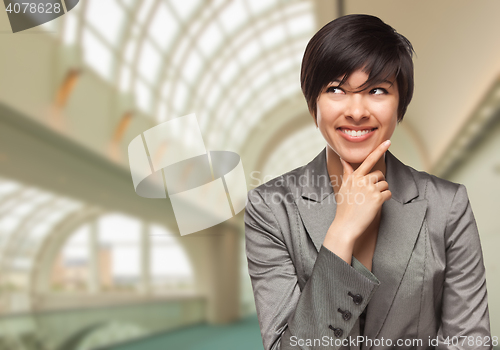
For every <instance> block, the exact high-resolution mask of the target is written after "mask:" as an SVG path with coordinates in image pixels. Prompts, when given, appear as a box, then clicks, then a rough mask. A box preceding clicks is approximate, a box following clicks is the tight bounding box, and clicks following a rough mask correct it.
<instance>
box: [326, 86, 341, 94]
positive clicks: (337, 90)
mask: <svg viewBox="0 0 500 350" xmlns="http://www.w3.org/2000/svg"><path fill="white" fill-rule="evenodd" d="M326 92H332V93H334V94H343V93H344V90H342V89H341V88H339V87H336V86H330V87H329V88H328V89H327V90H326Z"/></svg>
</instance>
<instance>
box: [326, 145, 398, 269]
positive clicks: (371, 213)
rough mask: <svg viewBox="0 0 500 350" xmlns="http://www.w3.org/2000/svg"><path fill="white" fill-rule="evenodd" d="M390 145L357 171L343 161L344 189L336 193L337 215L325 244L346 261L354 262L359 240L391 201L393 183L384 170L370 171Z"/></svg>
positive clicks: (375, 151) (362, 164)
mask: <svg viewBox="0 0 500 350" xmlns="http://www.w3.org/2000/svg"><path fill="white" fill-rule="evenodd" d="M389 146H390V141H389V142H387V141H386V142H383V143H382V144H380V145H379V146H378V147H377V148H376V149H375V150H373V152H372V153H370V155H368V157H366V159H365V160H364V161H363V163H361V165H360V166H359V167H358V168H357V169H356V170H355V171H353V169H352V167H351V165H350V164H349V163H347V162H346V161H344V160H343V159H341V162H342V166H343V176H342V186H340V189H339V191H338V193H337V194H336V196H335V198H336V202H337V212H336V214H335V219H334V220H333V222H332V224H331V226H330V228H329V230H328V232H327V235H326V237H325V241H324V243H323V245H324V246H325V247H326V248H328V249H329V250H330V251H332V252H333V253H335V254H337V255H338V256H339V257H341V258H342V259H343V260H345V261H346V262H348V263H350V262H351V256H352V251H353V248H354V243H355V242H356V239H357V238H359V237H360V236H361V235H362V234H363V232H365V230H366V228H367V227H368V226H369V225H370V223H371V222H372V221H373V220H374V219H375V216H376V215H377V213H378V212H379V210H380V209H381V207H382V204H383V203H384V202H385V201H387V200H389V199H390V198H391V192H390V191H389V184H388V183H387V182H386V181H385V176H384V174H383V173H382V172H381V171H380V170H376V171H374V172H372V173H369V171H370V170H371V169H372V168H373V167H374V166H375V164H376V163H377V161H378V160H379V159H380V157H382V155H383V154H384V152H385V151H387V149H388V148H389Z"/></svg>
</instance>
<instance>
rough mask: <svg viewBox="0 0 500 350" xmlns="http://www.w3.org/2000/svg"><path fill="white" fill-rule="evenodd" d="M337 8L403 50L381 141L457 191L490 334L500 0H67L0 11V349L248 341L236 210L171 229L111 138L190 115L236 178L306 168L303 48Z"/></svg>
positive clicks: (249, 312) (250, 325)
mask: <svg viewBox="0 0 500 350" xmlns="http://www.w3.org/2000/svg"><path fill="white" fill-rule="evenodd" d="M349 13H367V14H373V15H376V16H379V17H380V18H381V19H382V20H384V21H385V22H386V23H388V24H390V25H391V26H393V27H394V28H395V29H396V30H398V31H399V32H400V33H402V34H403V35H405V36H406V37H407V38H408V39H409V40H410V41H411V42H412V43H413V45H414V48H415V50H416V52H417V56H416V57H415V59H414V62H415V74H416V77H415V89H416V90H415V95H414V99H413V101H412V103H411V104H410V107H409V109H408V112H407V114H406V116H405V118H404V121H403V122H402V123H401V124H400V125H399V126H398V127H397V129H396V132H395V134H394V136H393V138H392V141H393V144H392V146H391V152H392V153H394V154H395V155H396V156H397V157H398V158H399V159H400V160H401V161H403V162H404V163H405V164H407V165H410V166H412V167H414V168H415V169H418V170H423V171H427V172H429V173H431V174H435V175H437V176H440V177H443V178H446V179H448V180H451V181H454V182H459V183H463V184H465V185H466V187H467V190H468V194H469V197H470V201H471V204H472V208H473V211H474V213H475V217H476V221H477V225H478V228H479V232H480V235H481V242H482V246H483V252H484V262H485V266H486V272H487V287H488V295H489V307H490V318H491V330H492V334H493V335H495V336H500V299H496V297H498V296H499V295H500V279H499V278H498V277H499V272H500V265H499V259H498V252H497V250H498V248H499V247H500V223H499V222H498V221H497V220H496V216H497V215H499V214H500V213H499V209H498V208H499V205H498V198H499V197H500V152H499V150H500V37H499V36H498V33H500V21H499V19H498V16H499V14H500V1H496V0H479V1H464V0H462V1H457V0H441V1H438V2H436V1H431V0H424V1H418V2H408V1H405V2H402V1H399V0H356V1H347V0H346V1H342V0H338V1H335V0H288V1H281V0H234V1H229V0H212V1H203V0H82V1H80V3H79V4H78V5H77V6H76V7H75V8H74V9H73V10H72V11H70V12H68V13H67V14H66V15H64V16H62V17H60V18H58V19H56V20H54V21H51V22H48V23H46V24H44V25H42V26H39V27H35V28H32V29H30V30H26V31H23V32H20V33H17V34H12V31H11V29H10V25H9V22H8V18H7V14H6V13H5V12H3V11H2V12H1V13H0V52H1V54H0V349H1V350H4V349H5V350H21V349H22V350H31V349H41V350H53V349H54V350H55V349H61V350H64V349H71V350H72V349H97V348H104V347H105V348H110V349H120V350H125V349H127V350H132V349H141V350H148V349H190V350H194V349H204V350H211V349H218V350H225V349H231V350H232V349H255V350H262V349H263V346H262V341H261V338H260V330H259V325H258V321H257V317H256V316H255V305H254V300H253V293H252V289H251V284H250V279H249V277H248V272H247V265H246V258H245V253H244V230H243V228H244V227H243V212H240V213H239V214H238V215H236V216H235V217H233V219H231V220H229V221H226V222H224V223H222V224H219V225H217V226H214V227H212V228H209V229H206V230H204V231H201V232H198V233H195V234H191V235H188V236H184V237H180V235H179V230H178V228H177V224H176V222H175V218H174V215H173V211H172V207H171V205H170V202H169V201H168V200H154V199H145V198H141V197H139V196H137V195H136V194H135V192H134V188H133V185H132V180H131V176H130V172H129V164H128V156H127V146H128V144H129V142H130V141H131V140H132V139H133V138H134V137H135V136H137V135H139V134H140V133H142V132H144V131H145V130H147V129H149V128H151V127H153V126H155V125H157V124H159V123H161V122H164V121H167V120H170V119H173V118H176V117H180V116H184V115H186V114H189V113H196V115H197V118H198V122H199V124H200V128H201V132H202V134H203V137H204V141H205V146H206V148H207V149H208V150H227V151H233V152H236V153H238V154H239V155H240V156H241V158H242V162H243V166H244V169H245V173H246V177H247V185H248V189H251V188H253V187H255V186H257V185H259V184H261V183H262V182H264V181H268V180H270V179H272V178H274V177H276V176H278V175H280V174H282V173H284V172H286V171H289V170H291V169H294V168H296V167H299V166H302V165H304V164H307V163H308V162H309V161H310V160H312V159H313V158H314V156H315V155H316V154H317V153H319V152H320V151H321V150H322V149H323V148H324V147H325V142H324V140H323V138H322V136H321V134H320V133H319V132H318V131H317V130H316V129H315V127H314V123H313V120H312V118H311V116H310V115H309V113H308V111H307V106H306V103H305V99H304V97H303V95H302V93H301V90H300V81H299V74H300V64H301V59H302V55H303V52H304V49H305V46H306V44H307V42H308V40H309V39H310V38H311V37H312V36H313V35H314V33H315V32H316V31H317V30H318V29H319V28H321V27H322V26H323V25H324V24H326V23H328V22H329V21H331V20H332V19H334V18H336V17H338V16H339V15H343V14H349ZM181 132H182V131H181ZM185 142H189V140H186V141H185Z"/></svg>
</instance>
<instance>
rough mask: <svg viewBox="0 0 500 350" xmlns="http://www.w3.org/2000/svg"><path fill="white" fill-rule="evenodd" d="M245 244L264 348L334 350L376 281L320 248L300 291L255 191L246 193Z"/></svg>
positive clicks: (275, 226)
mask: <svg viewBox="0 0 500 350" xmlns="http://www.w3.org/2000/svg"><path fill="white" fill-rule="evenodd" d="M245 243H246V254H247V260H248V271H249V274H250V278H251V282H252V288H253V292H254V298H255V305H256V309H257V316H258V319H259V324H260V329H261V334H262V340H263V343H264V349H266V350H278V349H279V350H286V349H294V350H297V349H307V350H309V349H339V348H340V347H341V343H340V341H344V342H346V340H347V339H346V338H348V335H349V333H350V332H351V330H352V328H353V326H354V324H355V323H356V320H357V319H358V318H359V316H360V314H361V313H362V311H363V310H364V308H365V307H366V305H367V304H368V302H369V301H370V299H371V297H372V295H373V293H374V292H375V290H376V289H377V287H378V285H379V284H380V282H379V281H378V279H377V278H376V277H375V276H374V275H373V274H372V273H371V272H370V271H369V270H368V269H366V268H364V266H363V265H362V264H361V263H359V262H357V261H353V265H354V267H353V266H351V265H349V264H347V263H346V262H345V261H344V260H342V259H341V258H340V257H338V256H337V255H336V254H334V253H333V252H331V251H330V250H328V249H327V248H325V247H324V246H321V249H320V251H319V253H318V256H317V259H316V262H315V264H314V267H313V270H312V274H311V276H310V278H309V280H308V281H307V283H306V284H305V286H304V288H303V290H301V289H300V287H299V283H298V278H297V274H296V269H295V266H294V264H293V261H292V259H291V256H290V253H289V250H288V247H287V246H286V244H285V242H284V239H283V232H282V231H281V229H280V226H279V222H278V221H277V220H276V217H275V215H274V213H273V211H272V210H271V208H270V206H269V205H268V204H267V203H266V202H265V200H264V198H263V197H262V196H261V195H260V194H259V193H258V192H257V191H256V190H251V191H250V192H249V195H248V201H247V206H246V211H245ZM335 340H337V341H336V342H335ZM345 344H346V343H344V345H345Z"/></svg>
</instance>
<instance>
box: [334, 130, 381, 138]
mask: <svg viewBox="0 0 500 350" xmlns="http://www.w3.org/2000/svg"><path fill="white" fill-rule="evenodd" d="M376 129H377V128H372V129H363V130H357V131H356V130H351V129H343V128H337V130H340V131H341V132H343V133H344V134H347V135H349V136H351V137H360V136H363V135H366V134H368V133H370V132H372V131H374V130H376Z"/></svg>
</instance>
